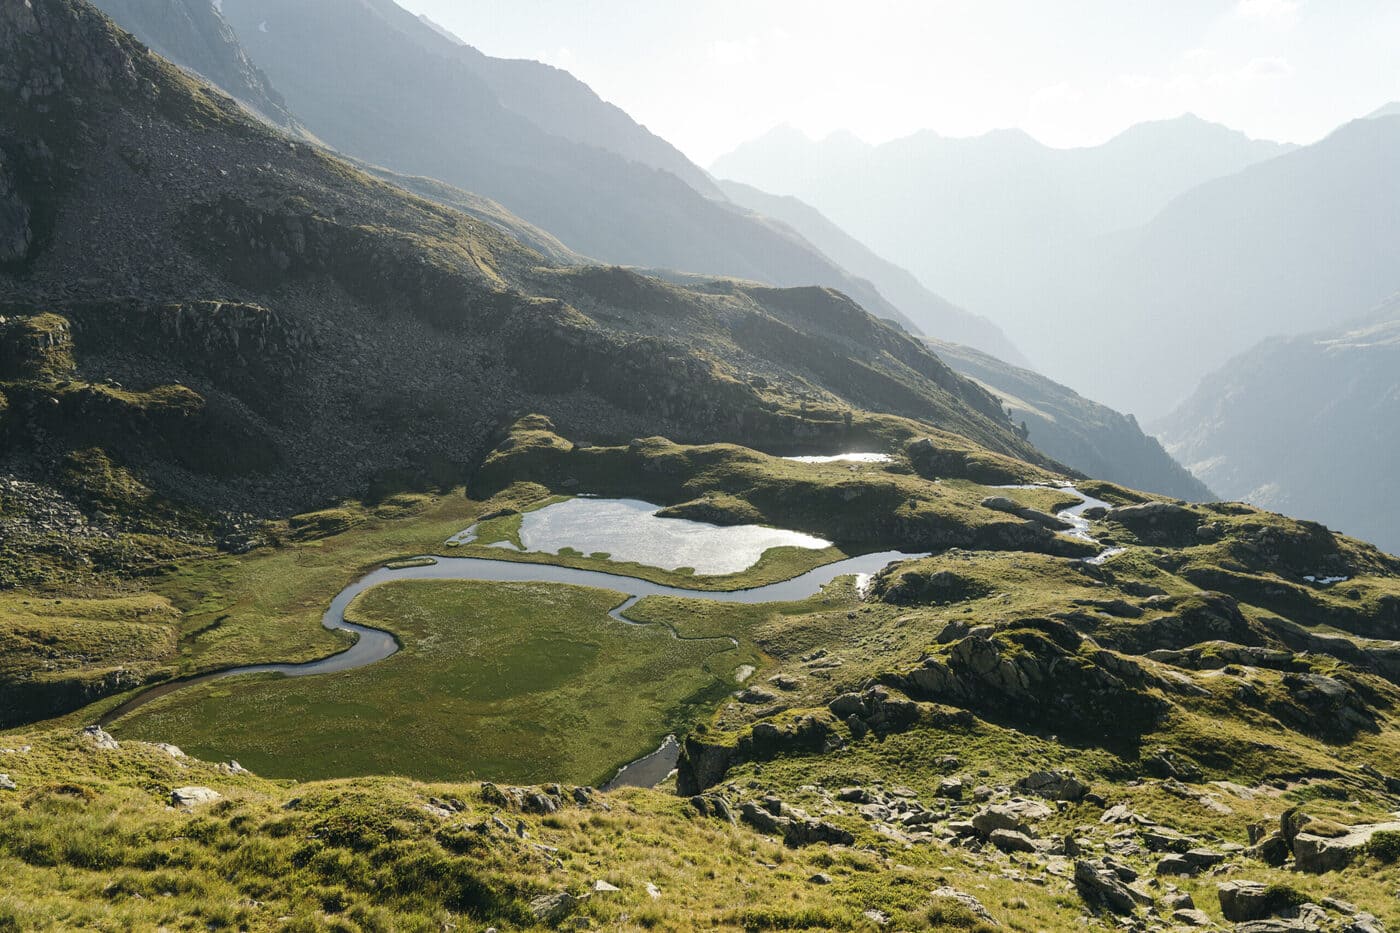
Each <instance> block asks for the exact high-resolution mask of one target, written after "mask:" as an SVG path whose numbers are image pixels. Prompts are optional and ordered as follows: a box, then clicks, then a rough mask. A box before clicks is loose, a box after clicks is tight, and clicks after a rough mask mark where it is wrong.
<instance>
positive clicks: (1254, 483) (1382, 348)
mask: <svg viewBox="0 0 1400 933" xmlns="http://www.w3.org/2000/svg"><path fill="white" fill-rule="evenodd" d="M1397 372H1400V301H1395V300H1392V301H1390V302H1388V303H1387V304H1386V305H1385V306H1383V307H1381V308H1379V309H1377V310H1376V311H1374V312H1372V313H1371V314H1369V315H1367V316H1366V317H1364V318H1362V319H1360V320H1354V321H1352V322H1350V323H1348V324H1346V325H1344V326H1342V327H1338V328H1334V329H1331V330H1327V331H1320V332H1315V333H1310V334H1305V335H1303V336H1300V337H1278V338H1274V339H1271V340H1267V341H1265V342H1263V343H1261V344H1259V345H1258V346H1256V347H1254V348H1252V349H1251V350H1249V351H1248V352H1246V353H1244V354H1242V355H1240V356H1238V357H1236V358H1234V359H1232V360H1230V361H1229V362H1228V363H1227V364H1226V365H1225V366H1224V367H1222V368H1221V369H1220V370H1218V371H1217V372H1214V373H1211V374H1210V375H1209V376H1207V377H1206V378H1205V379H1203V380H1202V381H1201V384H1200V386H1199V387H1198V388H1197V390H1196V392H1195V393H1194V394H1193V395H1192V396H1191V398H1190V399H1188V400H1187V401H1186V402H1184V403H1183V404H1182V405H1181V406H1180V407H1179V408H1178V409H1177V410H1176V411H1174V412H1172V413H1171V414H1170V415H1168V416H1167V417H1165V418H1163V419H1162V420H1161V421H1160V422H1159V423H1157V424H1154V425H1153V428H1154V430H1155V431H1156V432H1157V433H1158V434H1159V436H1160V437H1161V438H1162V439H1163V441H1164V442H1165V443H1166V444H1167V446H1168V449H1169V450H1171V451H1172V452H1173V453H1174V454H1176V456H1177V457H1179V458H1180V459H1181V460H1182V462H1183V463H1187V464H1190V465H1192V466H1193V469H1195V470H1196V471H1197V473H1198V474H1199V475H1200V476H1201V477H1202V478H1203V479H1204V480H1205V481H1206V482H1208V483H1210V484H1211V486H1212V487H1213V488H1214V489H1216V490H1218V491H1219V492H1220V493H1222V494H1223V495H1226V496H1229V497H1231V498H1237V499H1243V500H1246V501H1249V502H1254V503H1256V504H1258V505H1260V506H1263V507H1265V508H1271V509H1280V510H1287V511H1288V512H1290V513H1293V514H1297V515H1306V516H1308V517H1309V518H1314V519H1317V520H1318V521H1323V522H1326V523H1327V524H1328V525H1331V526H1333V527H1336V528H1342V529H1345V530H1346V531H1347V532H1348V533H1351V534H1355V535H1359V536H1362V537H1365V538H1367V539H1369V540H1372V541H1375V542H1376V543H1377V544H1379V545H1380V546H1382V547H1384V548H1386V549H1388V550H1390V551H1392V552H1396V551H1400V513H1397V510H1395V509H1392V508H1390V507H1388V506H1387V505H1386V500H1385V499H1384V498H1383V497H1382V498H1377V497H1376V496H1374V495H1370V494H1368V493H1367V492H1366V490H1374V489H1380V488H1383V487H1384V486H1385V485H1386V484H1387V483H1388V482H1389V479H1390V476H1391V474H1392V473H1393V471H1394V466H1395V464H1396V462H1397V457H1400V433H1397V429H1396V425H1397V423H1400V422H1397V414H1400V411H1398V410H1397V406H1400V396H1397V390H1396V385H1395V375H1396V373H1397Z"/></svg>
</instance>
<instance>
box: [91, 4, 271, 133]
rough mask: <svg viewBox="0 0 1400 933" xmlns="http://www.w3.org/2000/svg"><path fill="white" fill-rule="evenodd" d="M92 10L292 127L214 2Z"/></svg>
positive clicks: (259, 111) (101, 6)
mask: <svg viewBox="0 0 1400 933" xmlns="http://www.w3.org/2000/svg"><path fill="white" fill-rule="evenodd" d="M96 6H97V7H98V8H99V9H101V10H102V11H104V12H105V13H106V14H107V15H108V16H110V17H112V18H113V19H114V20H116V21H117V22H119V23H121V24H122V25H123V26H124V27H125V28H126V29H127V30H128V31H130V32H131V33H132V34H133V35H135V36H136V37H137V38H138V39H140V40H141V41H142V42H144V43H146V44H147V45H148V46H150V47H151V48H152V49H153V50H154V51H155V52H157V53H158V54H160V55H161V56H163V57H165V58H167V59H169V60H171V61H173V62H177V63H179V64H181V65H184V66H185V67H187V68H190V69H192V70H194V71H195V72H196V73H198V74H199V75H201V76H202V77H204V78H205V79H206V80H208V81H209V82H210V83H211V84H216V85H218V86H219V87H221V88H223V89H224V90H225V91H226V92H227V93H228V94H229V95H230V96H232V97H233V98H234V99H235V100H237V101H239V102H240V103H242V104H243V105H244V106H246V107H248V108H249V109H250V110H252V111H253V112H254V113H256V114H258V115H259V116H261V117H263V118H264V119H266V120H269V121H271V122H272V123H275V124H277V125H278V126H281V127H283V128H284V129H289V130H295V129H297V122H296V118H295V117H293V116H292V114H291V113H289V112H288V110H287V104H286V101H284V100H283V99H282V95H281V94H279V93H277V90H276V89H275V88H274V87H273V86H272V83H271V82H270V81H268V79H267V76H266V75H265V74H263V73H262V72H261V71H259V70H258V68H257V66H255V65H254V64H253V63H252V62H251V61H250V60H249V58H248V55H247V53H246V52H245V51H244V49H243V46H242V44H240V43H239V41H238V36H237V35H236V34H235V33H234V31H233V28H232V27H231V26H229V24H228V23H227V22H226V21H225V20H224V18H223V17H222V16H221V15H220V14H219V10H218V6H219V5H218V3H203V2H188V0H100V2H98V3H97V4H96Z"/></svg>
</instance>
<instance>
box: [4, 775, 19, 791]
mask: <svg viewBox="0 0 1400 933" xmlns="http://www.w3.org/2000/svg"><path fill="white" fill-rule="evenodd" d="M0 790H19V785H18V784H16V783H15V782H14V781H13V780H12V779H11V778H10V776H9V775H8V774H0Z"/></svg>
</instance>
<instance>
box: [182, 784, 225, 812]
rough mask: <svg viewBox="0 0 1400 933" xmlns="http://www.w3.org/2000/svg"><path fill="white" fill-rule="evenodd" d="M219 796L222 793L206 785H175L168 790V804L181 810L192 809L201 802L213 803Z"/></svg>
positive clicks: (221, 795)
mask: <svg viewBox="0 0 1400 933" xmlns="http://www.w3.org/2000/svg"><path fill="white" fill-rule="evenodd" d="M221 797H223V794H221V793H219V792H218V791H216V790H213V789H212V788H208V787H177V788H175V789H174V790H172V791H171V792H170V804H171V806H174V807H179V808H180V809H181V810H193V809H194V808H195V807H197V806H199V805H201V804H206V803H213V802H214V801H216V800H218V799H220V798H221Z"/></svg>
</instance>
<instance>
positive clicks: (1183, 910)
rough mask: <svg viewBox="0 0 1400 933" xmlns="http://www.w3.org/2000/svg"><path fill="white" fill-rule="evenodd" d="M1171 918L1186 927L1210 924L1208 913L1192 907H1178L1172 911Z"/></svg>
mask: <svg viewBox="0 0 1400 933" xmlns="http://www.w3.org/2000/svg"><path fill="white" fill-rule="evenodd" d="M1172 919H1173V920H1175V921H1176V922H1177V923H1180V924H1182V925H1184V926H1188V927H1208V926H1211V919H1210V915H1209V914H1207V913H1206V912H1205V911H1204V910H1197V909H1196V908H1194V907H1179V908H1177V909H1176V910H1173V911H1172Z"/></svg>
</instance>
